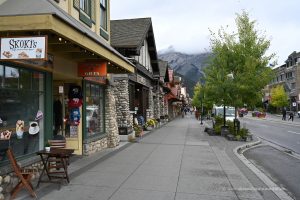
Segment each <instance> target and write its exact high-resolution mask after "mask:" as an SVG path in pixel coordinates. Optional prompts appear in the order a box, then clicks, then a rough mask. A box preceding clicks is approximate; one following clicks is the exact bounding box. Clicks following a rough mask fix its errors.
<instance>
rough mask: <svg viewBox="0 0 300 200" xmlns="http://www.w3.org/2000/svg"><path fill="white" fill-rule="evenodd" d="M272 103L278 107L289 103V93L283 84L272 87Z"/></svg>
mask: <svg viewBox="0 0 300 200" xmlns="http://www.w3.org/2000/svg"><path fill="white" fill-rule="evenodd" d="M270 103H271V105H272V106H274V107H276V108H282V107H284V106H287V105H289V102H288V95H287V94H286V92H285V90H284V88H283V86H282V85H278V86H276V87H274V88H272V89H271V102H270Z"/></svg>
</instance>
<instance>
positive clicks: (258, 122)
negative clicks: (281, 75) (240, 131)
mask: <svg viewBox="0 0 300 200" xmlns="http://www.w3.org/2000/svg"><path fill="white" fill-rule="evenodd" d="M241 123H242V124H244V125H245V126H246V127H247V128H248V129H249V130H250V131H251V132H252V133H253V134H254V135H256V136H259V137H260V138H262V141H263V142H262V145H260V146H258V147H256V148H252V149H250V150H247V151H246V152H245V153H244V156H245V157H246V158H247V159H248V160H250V161H251V162H252V163H253V164H254V165H256V166H257V167H258V168H259V169H260V170H261V171H264V172H265V174H266V175H268V176H269V177H270V178H271V179H272V180H273V181H274V182H275V183H277V185H279V186H280V187H283V188H286V189H287V190H288V191H289V193H290V195H291V196H292V197H293V198H295V199H300V191H299V185H300V174H299V171H300V160H299V155H297V154H299V153H300V129H299V127H300V120H299V119H295V120H294V121H293V122H291V121H282V120H281V117H279V116H274V115H269V116H267V117H266V119H258V118H254V117H252V116H251V115H248V116H246V117H245V118H242V119H241ZM268 141H269V142H268ZM278 145H279V146H278ZM282 147H283V148H282ZM287 150H288V151H289V150H291V151H292V152H293V153H295V152H296V153H297V154H296V157H295V156H291V155H289V154H287V153H286V152H285V151H287ZM297 157H298V158H297Z"/></svg>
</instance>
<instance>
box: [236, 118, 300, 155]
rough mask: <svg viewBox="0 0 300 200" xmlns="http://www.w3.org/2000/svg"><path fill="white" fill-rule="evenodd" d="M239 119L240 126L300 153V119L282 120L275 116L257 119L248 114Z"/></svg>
mask: <svg viewBox="0 0 300 200" xmlns="http://www.w3.org/2000/svg"><path fill="white" fill-rule="evenodd" d="M240 120H241V126H246V128H248V129H250V130H251V133H253V134H254V135H256V136H258V137H261V138H263V139H265V140H268V141H270V142H272V143H274V144H277V145H279V146H282V147H285V148H287V149H290V150H292V151H294V152H296V153H297V154H300V120H299V119H298V118H295V120H294V121H293V122H292V121H282V120H281V118H280V117H277V116H267V117H266V119H259V118H257V117H252V116H251V115H250V114H248V115H247V116H245V117H243V118H240Z"/></svg>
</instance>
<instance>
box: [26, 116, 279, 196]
mask: <svg viewBox="0 0 300 200" xmlns="http://www.w3.org/2000/svg"><path fill="white" fill-rule="evenodd" d="M238 145H241V143H240V142H229V141H227V140H225V139H224V138H223V137H219V136H215V137H212V136H207V134H206V133H204V132H203V128H200V125H199V121H196V120H195V119H194V117H192V116H191V115H187V116H186V117H185V118H184V119H181V118H178V119H176V120H174V121H172V122H170V123H168V124H166V125H165V126H163V127H162V128H160V129H157V130H155V131H154V132H152V133H150V134H149V135H147V136H145V137H144V138H143V139H142V140H140V141H139V142H138V143H133V144H129V146H127V147H126V148H124V149H122V150H119V151H117V152H116V153H113V154H110V155H109V156H106V157H105V158H103V159H100V160H99V161H94V164H92V165H90V166H89V167H83V165H84V164H85V162H86V161H85V160H84V159H91V158H93V157H91V158H84V159H83V160H82V161H81V160H80V159H79V160H77V161H74V162H73V163H71V171H73V172H72V174H71V177H72V178H71V183H70V184H69V185H65V186H62V187H61V189H58V187H57V186H56V185H55V186H53V184H52V185H49V186H48V187H44V188H43V187H41V188H40V189H39V190H38V191H37V193H38V196H39V199H43V200H52V199H72V200H76V199H97V200H102V199H103V200H107V199H111V200H127V199H128V200H135V199H139V200H141V199H143V200H147V199H149V200H150V199H151V200H153V199H155V200H159V199H166V200H168V199H172V200H174V199H176V200H188V199H191V200H194V199H214V200H215V199H222V200H224V199H242V200H246V199H278V198H277V197H276V196H275V195H274V193H273V192H271V191H269V190H267V189H265V187H266V186H264V185H262V184H261V183H260V182H259V180H258V179H257V177H255V175H253V173H251V172H249V170H248V169H246V168H247V167H245V166H244V165H242V164H241V163H240V162H239V161H237V160H236V159H237V158H233V157H232V155H233V152H232V148H233V147H235V146H238ZM80 167H82V169H79V168H80ZM76 168H78V170H77V171H76V170H74V169H76ZM246 176H247V178H246ZM249 180H250V181H251V182H250V181H249ZM253 183H254V184H255V185H253ZM257 187H260V188H262V189H259V188H258V190H256V189H255V188H257ZM28 199H30V198H28Z"/></svg>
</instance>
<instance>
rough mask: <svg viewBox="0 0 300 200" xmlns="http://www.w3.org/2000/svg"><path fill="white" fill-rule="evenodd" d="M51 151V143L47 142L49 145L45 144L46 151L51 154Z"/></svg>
mask: <svg viewBox="0 0 300 200" xmlns="http://www.w3.org/2000/svg"><path fill="white" fill-rule="evenodd" d="M50 149H51V147H50V143H49V142H47V143H46V144H45V151H47V152H49V151H50Z"/></svg>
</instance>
